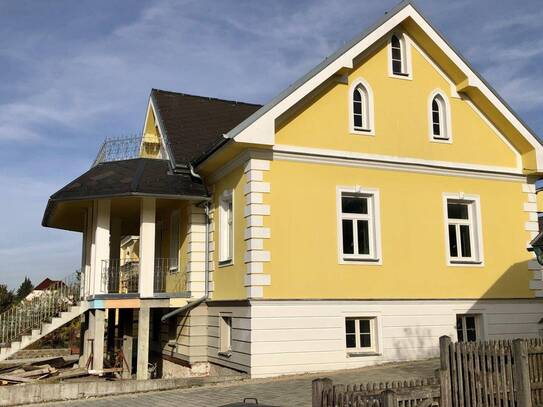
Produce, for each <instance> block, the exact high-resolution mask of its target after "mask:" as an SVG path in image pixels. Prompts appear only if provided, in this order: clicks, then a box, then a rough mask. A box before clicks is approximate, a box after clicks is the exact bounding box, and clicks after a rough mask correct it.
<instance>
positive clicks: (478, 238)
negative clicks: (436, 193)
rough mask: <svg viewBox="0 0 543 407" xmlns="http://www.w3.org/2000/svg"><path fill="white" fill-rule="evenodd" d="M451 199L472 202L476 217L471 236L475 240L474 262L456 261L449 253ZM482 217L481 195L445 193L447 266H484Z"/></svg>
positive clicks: (444, 221) (473, 212) (473, 213)
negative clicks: (448, 212) (449, 203)
mask: <svg viewBox="0 0 543 407" xmlns="http://www.w3.org/2000/svg"><path fill="white" fill-rule="evenodd" d="M449 199H451V200H460V201H468V202H472V207H471V209H472V213H471V214H472V216H474V217H475V219H473V221H472V225H473V226H474V228H472V229H475V230H472V231H471V238H472V240H473V243H474V245H473V248H474V250H475V252H476V256H475V257H474V260H473V262H462V261H454V260H452V259H451V256H450V253H449V224H448V215H447V201H448V200H449ZM482 224H483V223H482V219H481V198H480V197H479V195H469V194H464V193H463V192H457V193H451V192H445V193H443V225H444V230H445V234H444V236H445V254H446V259H447V266H451V267H484V265H485V260H484V259H485V257H484V247H483V226H482Z"/></svg>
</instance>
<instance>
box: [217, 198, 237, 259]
mask: <svg viewBox="0 0 543 407" xmlns="http://www.w3.org/2000/svg"><path fill="white" fill-rule="evenodd" d="M229 205H230V206H231V211H230V213H229V212H228V206H229ZM233 263H234V191H233V190H231V189H228V190H225V191H224V192H223V193H222V194H221V196H220V199H219V266H229V265H231V264H233Z"/></svg>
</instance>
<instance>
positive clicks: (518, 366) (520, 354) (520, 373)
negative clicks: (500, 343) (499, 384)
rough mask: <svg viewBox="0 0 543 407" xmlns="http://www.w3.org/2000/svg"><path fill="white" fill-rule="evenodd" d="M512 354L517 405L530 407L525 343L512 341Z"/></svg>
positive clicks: (530, 397) (528, 373)
mask: <svg viewBox="0 0 543 407" xmlns="http://www.w3.org/2000/svg"><path fill="white" fill-rule="evenodd" d="M513 352H514V358H515V383H516V385H517V401H518V405H519V406H522V407H531V406H532V395H531V392H530V372H529V367H528V350H527V348H526V343H525V342H523V341H522V340H521V339H515V340H514V341H513Z"/></svg>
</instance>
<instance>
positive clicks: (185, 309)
mask: <svg viewBox="0 0 543 407" xmlns="http://www.w3.org/2000/svg"><path fill="white" fill-rule="evenodd" d="M189 169H190V173H191V174H192V175H193V176H194V177H195V178H198V179H200V180H202V177H200V176H199V175H198V174H196V172H195V171H194V168H193V167H192V165H189ZM202 183H203V180H202ZM204 188H205V184H204ZM206 194H207V188H206ZM204 212H205V219H206V227H205V234H206V235H205V249H204V251H205V256H204V259H205V267H204V275H205V278H204V281H205V288H204V295H203V297H200V298H198V299H197V300H195V301H192V302H189V303H188V304H187V305H184V306H182V307H181V308H177V309H175V310H173V311H171V312H168V313H167V314H165V315H163V316H162V318H160V320H161V321H162V322H165V321H166V320H168V319H169V318H171V317H173V316H176V315H178V314H181V313H184V312H189V311H190V310H191V309H193V308H195V307H197V306H198V305H200V304H201V303H203V302H204V301H206V300H207V299H208V298H209V223H210V220H209V201H205V202H204Z"/></svg>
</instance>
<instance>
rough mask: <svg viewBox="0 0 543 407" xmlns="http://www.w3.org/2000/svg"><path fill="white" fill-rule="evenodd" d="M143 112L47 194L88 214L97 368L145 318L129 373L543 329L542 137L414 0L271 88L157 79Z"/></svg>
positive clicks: (368, 360)
mask: <svg viewBox="0 0 543 407" xmlns="http://www.w3.org/2000/svg"><path fill="white" fill-rule="evenodd" d="M142 133H143V134H142V136H141V137H140V138H138V139H137V140H128V141H127V140H109V141H108V142H107V143H106V144H104V146H103V147H102V149H101V150H100V154H99V157H98V158H97V161H96V162H95V165H94V166H93V167H92V168H91V169H90V170H89V171H88V172H87V173H85V174H83V175H82V176H81V177H79V178H78V179H76V180H74V181H73V182H71V183H70V184H68V185H67V186H66V187H65V188H63V189H62V190H60V191H59V192H57V193H56V194H54V195H53V196H52V197H51V200H50V201H49V204H48V206H47V210H46V213H45V216H44V221H43V223H44V225H45V226H49V227H55V228H64V229H68V230H75V231H80V232H82V234H83V256H82V270H83V271H84V278H83V281H84V286H83V288H82V302H83V303H84V304H86V308H85V309H82V312H83V313H84V314H83V315H84V320H85V325H84V331H83V337H84V344H85V346H84V352H83V355H82V360H87V359H88V358H89V356H90V355H91V354H92V355H93V358H94V359H93V360H92V363H93V367H94V369H96V370H100V369H102V368H103V355H104V353H105V349H106V350H107V349H111V347H112V346H115V345H114V343H115V341H114V338H113V337H114V336H115V332H117V336H121V337H123V336H124V337H125V339H126V337H131V336H137V337H138V346H137V350H136V353H137V360H138V362H137V366H135V368H137V375H138V378H146V377H147V369H146V367H147V363H148V361H149V360H154V359H162V362H163V363H162V371H161V374H162V376H163V377H168V376H174V375H178V374H187V373H191V374H206V373H208V372H210V369H212V368H213V367H216V366H219V367H222V368H230V369H234V370H237V371H242V372H246V373H248V374H250V375H251V376H253V377H264V376H274V375H281V374H291V373H299V372H313V371H327V370H334V369H342V368H349V367H360V366H365V365H371V364H377V363H383V362H388V361H398V360H406V359H416V358H426V357H432V356H435V355H437V353H438V338H439V336H441V335H451V336H452V337H454V338H456V339H458V340H460V341H472V340H480V339H499V338H513V337H518V336H523V337H526V336H528V337H529V336H537V335H538V334H539V329H540V328H539V326H538V322H539V320H540V319H541V316H542V313H543V303H542V302H541V300H540V299H539V298H538V296H543V281H542V278H541V274H542V273H541V270H540V267H539V266H538V265H537V263H536V262H534V260H533V259H532V258H533V256H532V255H530V254H529V252H528V251H527V248H528V242H529V241H530V240H531V239H532V238H533V237H534V236H535V235H536V234H537V231H538V222H537V220H538V218H537V216H538V215H537V202H536V190H535V181H536V180H537V179H538V178H539V177H540V175H541V173H542V172H543V146H542V145H541V144H540V142H539V140H538V139H537V137H536V136H535V135H534V134H533V132H532V131H531V130H530V129H529V128H528V127H527V126H526V125H525V124H524V123H523V122H522V121H521V119H520V118H519V117H518V116H516V115H515V113H514V112H512V110H511V109H510V108H509V107H508V106H507V104H506V103H505V102H504V101H503V100H502V99H501V98H500V97H499V96H498V95H497V94H496V92H495V91H494V90H492V89H491V88H490V86H488V85H487V84H486V82H485V81H484V80H483V79H482V78H481V77H480V76H479V75H478V74H477V73H476V72H475V71H474V70H473V69H472V68H471V67H470V66H469V64H468V63H467V62H466V61H465V60H464V59H463V58H462V57H461V56H460V55H459V54H458V52H456V51H455V50H454V49H453V48H452V47H451V45H449V44H448V43H447V42H446V40H445V39H444V38H443V37H442V35H441V34H440V33H439V32H438V31H437V30H436V29H435V28H434V27H432V25H431V24H430V23H429V22H428V20H426V19H425V18H424V17H423V16H422V15H421V13H420V12H419V11H418V10H417V9H416V8H415V7H414V5H413V4H412V3H410V2H403V3H401V4H400V5H399V6H398V7H397V8H396V9H394V10H392V11H390V12H389V13H388V14H387V15H386V18H385V19H384V20H382V21H380V22H379V23H378V24H376V25H375V26H373V27H372V28H370V29H369V30H368V31H366V32H365V33H363V34H362V35H360V36H359V37H358V38H356V39H354V40H353V41H352V42H351V43H349V44H346V45H345V46H344V47H343V48H342V49H340V50H338V51H337V52H336V53H334V54H333V55H331V56H330V57H329V58H327V59H326V60H325V61H324V62H322V63H321V64H320V65H319V66H317V67H316V68H315V69H313V70H312V71H311V72H309V73H308V74H307V75H305V76H304V77H303V78H301V79H300V80H298V81H297V82H296V83H294V84H293V85H292V86H291V87H289V88H288V89H287V90H285V91H284V92H282V93H280V94H279V95H278V96H277V97H276V98H275V99H273V100H272V101H271V102H270V103H268V104H267V105H265V106H258V105H252V104H246V103H240V102H233V101H226V100H220V99H213V98H207V97H198V96H191V95H186V94H182V93H174V92H167V91H161V90H153V91H152V92H151V97H150V100H149V103H148V109H147V114H146V118H145V124H144V128H143V132H142ZM127 143H128V144H130V143H132V144H131V145H132V146H133V145H134V143H135V145H136V146H137V148H135V151H137V153H136V154H135V155H133V156H131V157H126V156H125V155H123V154H122V152H123V151H127V150H126V149H127V148H128V147H126V144H127ZM126 158H129V159H126ZM136 238H137V241H138V245H139V247H138V253H137V261H135V262H134V263H135V264H136V265H137V267H136V268H135V270H136V271H135V273H136V274H133V275H132V277H131V278H130V279H128V282H129V284H128V285H126V287H129V288H124V289H123V288H122V287H125V286H123V283H122V281H121V280H122V270H121V268H122V267H121V266H120V264H121V263H123V264H124V262H121V261H120V259H122V258H125V257H127V255H126V254H125V251H126V250H129V249H128V248H127V247H129V246H130V244H132V245H133V244H134V242H135V241H136V240H135V239H136ZM123 239H125V240H123ZM121 242H125V243H121ZM129 242H132V243H130V244H128V243H129ZM123 245H124V246H123ZM130 247H131V249H130V250H132V251H134V249H135V248H134V247H132V246H130ZM121 252H122V253H121ZM106 314H107V318H106ZM115 315H117V316H118V318H115ZM106 320H107V321H108V323H107V326H106V322H105V321H106ZM116 320H118V327H117V331H116V330H115V322H114V321H116ZM136 321H137V322H138V324H137V325H138V328H137V330H136V329H133V328H132V326H133V323H134V322H136ZM104 333H106V335H104ZM104 337H105V338H106V339H104ZM88 339H93V340H92V341H88ZM91 346H93V347H94V348H93V351H92V352H91V350H90V347H91Z"/></svg>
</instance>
